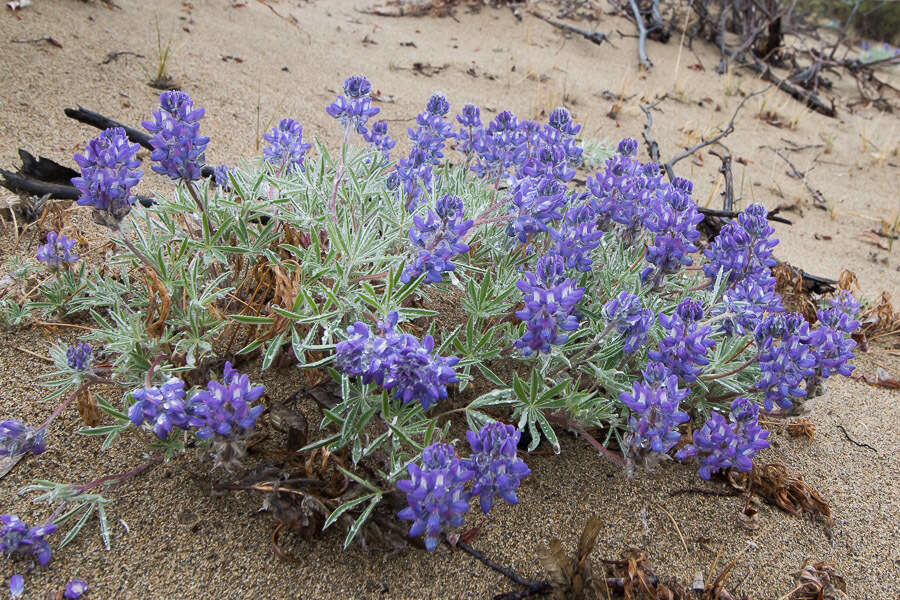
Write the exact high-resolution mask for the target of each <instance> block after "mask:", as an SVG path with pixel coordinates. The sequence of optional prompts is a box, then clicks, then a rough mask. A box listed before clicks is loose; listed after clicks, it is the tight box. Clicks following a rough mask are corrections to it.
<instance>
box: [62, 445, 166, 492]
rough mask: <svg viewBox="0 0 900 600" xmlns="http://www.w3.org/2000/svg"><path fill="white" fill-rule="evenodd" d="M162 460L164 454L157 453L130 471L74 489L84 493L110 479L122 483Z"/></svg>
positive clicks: (108, 476)
mask: <svg viewBox="0 0 900 600" xmlns="http://www.w3.org/2000/svg"><path fill="white" fill-rule="evenodd" d="M162 460H163V457H162V454H157V455H156V456H153V457H151V458H150V459H148V460H147V461H145V462H142V463H141V464H139V465H138V466H137V467H135V468H133V469H131V470H130V471H126V472H124V473H116V474H115V475H107V476H105V477H101V478H100V479H95V480H94V481H91V482H90V483H85V484H83V485H76V486H74V487H73V488H72V489H74V490H77V491H78V492H79V493H83V492H86V491H88V490H92V489H94V488H95V487H99V486H101V485H103V484H104V483H109V482H110V481H116V482H118V483H121V482H123V481H125V480H126V479H131V478H132V477H134V476H135V475H139V474H140V473H143V472H144V471H146V470H147V469H149V468H150V467H152V466H154V465H158V464H159V463H161V462H162Z"/></svg>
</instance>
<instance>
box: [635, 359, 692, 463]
mask: <svg viewBox="0 0 900 600" xmlns="http://www.w3.org/2000/svg"><path fill="white" fill-rule="evenodd" d="M643 376H644V377H643V381H634V382H633V383H632V386H631V393H628V392H622V393H620V394H619V399H620V400H621V401H622V403H623V404H625V406H627V407H628V408H629V409H630V410H631V415H630V416H629V417H628V433H627V434H626V436H625V439H624V443H625V455H626V459H627V460H628V463H629V465H630V466H633V465H634V464H636V463H638V462H642V463H644V464H645V465H646V466H648V467H651V466H653V465H654V464H655V463H656V462H658V461H659V460H661V459H662V458H663V457H664V456H665V455H666V453H667V452H668V451H669V450H671V449H672V448H673V447H674V446H675V444H677V443H678V440H680V439H681V434H680V433H679V432H678V426H679V425H681V424H682V423H686V422H687V421H688V420H689V419H690V416H688V414H687V413H686V412H683V411H681V410H679V405H680V404H681V401H682V400H684V399H685V398H687V396H688V394H690V389H681V388H679V387H678V377H677V376H676V375H675V374H673V373H671V372H669V371H668V369H667V368H666V367H665V365H661V364H659V363H650V364H648V365H647V367H646V368H645V369H644V372H643Z"/></svg>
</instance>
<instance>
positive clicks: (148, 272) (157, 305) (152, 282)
mask: <svg viewBox="0 0 900 600" xmlns="http://www.w3.org/2000/svg"><path fill="white" fill-rule="evenodd" d="M142 274H143V276H144V284H145V285H146V286H147V311H146V312H147V316H146V317H144V329H145V330H146V332H147V335H149V336H150V337H152V338H158V337H160V336H161V335H162V334H163V332H164V331H165V328H166V320H167V319H168V318H169V309H170V308H171V306H172V299H171V298H170V297H169V292H168V291H167V290H166V286H164V285H163V284H162V282H161V281H160V280H159V277H157V276H156V271H154V270H153V269H151V268H149V267H147V268H145V269H144V270H143V271H142Z"/></svg>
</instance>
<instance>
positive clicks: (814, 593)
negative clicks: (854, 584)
mask: <svg viewBox="0 0 900 600" xmlns="http://www.w3.org/2000/svg"><path fill="white" fill-rule="evenodd" d="M794 577H795V578H796V579H797V587H796V588H795V589H794V590H793V591H792V592H791V594H790V595H789V596H787V598H789V600H849V598H850V596H848V595H847V583H846V582H845V581H844V578H843V577H841V575H839V574H838V573H837V572H836V571H835V567H834V564H832V563H829V562H817V563H812V564H809V563H808V562H807V563H806V564H805V565H803V568H802V569H800V570H799V571H797V572H796V573H794Z"/></svg>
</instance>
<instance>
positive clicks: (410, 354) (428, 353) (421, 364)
mask: <svg viewBox="0 0 900 600" xmlns="http://www.w3.org/2000/svg"><path fill="white" fill-rule="evenodd" d="M392 350H393V357H392V358H393V359H392V360H391V361H390V362H389V364H388V368H387V370H386V372H385V375H384V383H383V384H382V386H381V387H383V388H384V389H386V390H394V397H395V398H399V399H400V400H401V402H403V403H407V402H413V401H418V402H419V403H421V405H422V408H423V409H426V410H427V409H428V407H430V406H431V405H432V404H436V403H437V402H438V401H439V400H441V399H443V398H446V397H447V386H448V385H449V384H451V383H456V382H457V378H456V372H455V371H454V370H453V367H454V366H455V365H456V363H458V362H459V359H458V358H457V357H455V356H447V357H444V356H436V355H435V354H434V338H433V337H431V336H430V335H426V336H425V337H424V338H422V341H421V342H419V340H417V339H416V338H415V337H414V336H412V335H410V334H408V333H404V334H402V335H399V336H397V340H396V341H395V343H394V344H393V346H392Z"/></svg>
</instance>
